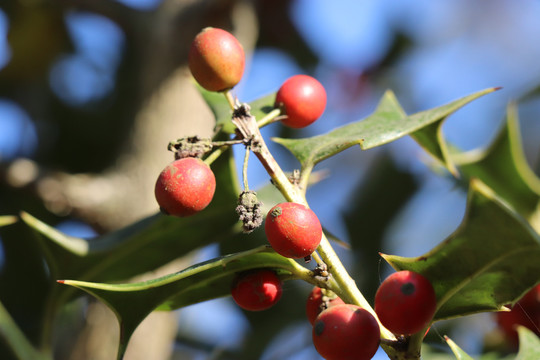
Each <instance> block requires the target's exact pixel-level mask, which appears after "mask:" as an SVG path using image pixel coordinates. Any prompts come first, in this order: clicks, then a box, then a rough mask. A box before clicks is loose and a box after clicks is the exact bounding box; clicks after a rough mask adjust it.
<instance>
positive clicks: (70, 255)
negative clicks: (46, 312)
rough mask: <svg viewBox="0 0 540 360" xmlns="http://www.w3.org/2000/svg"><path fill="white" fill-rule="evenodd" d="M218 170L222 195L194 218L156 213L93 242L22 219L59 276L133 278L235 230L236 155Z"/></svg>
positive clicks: (226, 156) (224, 160) (216, 165)
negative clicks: (234, 159)
mask: <svg viewBox="0 0 540 360" xmlns="http://www.w3.org/2000/svg"><path fill="white" fill-rule="evenodd" d="M212 168H213V170H214V173H215V174H216V179H217V188H218V189H219V191H217V192H216V195H215V197H214V199H213V200H212V203H211V204H210V205H209V206H208V207H207V208H206V209H205V210H203V211H202V212H200V213H198V214H196V215H194V216H191V217H187V218H176V217H172V216H165V215H162V214H156V215H153V216H150V217H147V218H145V219H142V220H141V221H139V222H137V223H134V224H132V225H130V226H128V227H125V228H123V229H120V230H118V231H115V232H112V233H109V234H106V235H103V236H100V237H97V238H95V239H92V240H89V241H87V240H84V239H78V238H73V237H69V236H66V235H64V234H62V233H61V232H59V231H58V230H55V229H54V228H52V227H50V226H49V225H47V224H45V223H43V222H41V221H39V220H38V219H36V218H34V217H32V216H31V215H29V214H27V213H22V214H21V219H22V220H23V222H24V223H25V224H26V225H27V226H28V227H29V228H31V229H32V230H33V231H34V233H35V235H36V238H37V240H38V242H39V244H40V245H41V246H42V248H43V251H44V252H45V254H46V256H47V259H48V260H47V261H48V264H49V267H50V268H51V272H52V274H51V276H52V277H53V278H56V279H57V278H77V279H81V280H93V281H118V280H121V279H127V278H129V277H131V276H134V275H137V274H140V273H143V272H146V271H150V270H153V269H155V268H156V267H158V266H161V265H163V264H164V263H167V262H168V261H171V260H173V259H175V258H178V257H180V256H182V255H184V254H186V253H188V252H189V251H192V250H194V249H196V248H199V247H202V246H204V245H206V244H209V243H212V242H218V241H220V240H221V239H223V238H224V237H226V236H228V234H231V233H233V232H234V227H235V225H236V223H237V221H238V219H237V217H236V214H235V213H234V204H235V202H236V198H237V194H238V180H237V178H236V172H235V170H234V161H233V159H232V156H231V153H230V152H229V153H227V154H224V155H222V157H221V158H220V159H219V160H218V161H216V162H214V164H213V165H212ZM208 224H212V226H208Z"/></svg>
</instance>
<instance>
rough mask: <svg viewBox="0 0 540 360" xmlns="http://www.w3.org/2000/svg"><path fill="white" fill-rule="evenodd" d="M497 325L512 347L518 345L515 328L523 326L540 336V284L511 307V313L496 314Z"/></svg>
mask: <svg viewBox="0 0 540 360" xmlns="http://www.w3.org/2000/svg"><path fill="white" fill-rule="evenodd" d="M496 316H497V324H498V325H499V328H500V329H501V330H502V331H503V333H504V334H505V336H506V338H507V339H508V341H509V343H510V345H511V346H512V347H515V348H517V347H518V344H519V339H518V333H517V329H516V327H517V326H518V325H522V326H525V327H526V328H528V329H530V330H531V331H533V332H534V333H536V335H537V336H540V284H539V285H537V286H536V287H534V288H533V289H532V290H530V291H529V292H528V293H527V294H525V295H524V296H523V297H522V298H521V299H520V300H519V301H518V302H517V303H516V305H514V306H513V307H512V311H509V312H498V313H497V315H496Z"/></svg>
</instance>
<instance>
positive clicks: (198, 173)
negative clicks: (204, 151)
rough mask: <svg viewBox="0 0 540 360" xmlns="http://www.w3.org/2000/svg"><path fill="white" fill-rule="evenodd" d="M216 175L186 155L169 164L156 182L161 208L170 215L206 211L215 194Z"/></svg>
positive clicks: (156, 193) (203, 164)
mask: <svg viewBox="0 0 540 360" xmlns="http://www.w3.org/2000/svg"><path fill="white" fill-rule="evenodd" d="M215 190H216V178H215V177H214V173H213V172H212V170H210V167H208V165H206V164H205V163H204V162H203V161H202V160H201V159H198V158H191V157H189V158H183V159H179V160H176V161H174V162H172V163H170V164H169V165H167V167H166V168H165V169H163V171H162V172H161V174H159V177H158V179H157V182H156V187H155V195H156V200H157V202H158V204H159V206H160V208H161V210H162V211H163V212H164V213H166V214H169V215H175V216H189V215H193V214H195V213H197V212H199V211H201V210H203V209H204V208H205V207H206V206H208V204H210V201H212V197H213V196H214V191H215Z"/></svg>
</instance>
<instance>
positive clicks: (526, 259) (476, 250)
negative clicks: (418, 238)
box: [383, 181, 540, 320]
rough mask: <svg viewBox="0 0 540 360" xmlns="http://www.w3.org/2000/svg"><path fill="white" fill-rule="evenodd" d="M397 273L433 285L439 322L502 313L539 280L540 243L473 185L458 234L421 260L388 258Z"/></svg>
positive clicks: (491, 195)
mask: <svg viewBox="0 0 540 360" xmlns="http://www.w3.org/2000/svg"><path fill="white" fill-rule="evenodd" d="M383 257H384V258H385V260H386V261H388V262H389V263H390V265H392V266H393V267H394V268H395V269H396V270H411V271H415V272H418V273H421V274H423V275H425V276H426V277H427V278H428V279H430V280H431V282H432V284H433V287H434V289H435V292H436V294H437V299H438V310H437V313H436V314H435V318H434V319H435V320H441V319H447V318H452V317H457V316H463V315H466V314H472V313H477V312H482V311H497V310H500V309H501V307H502V306H503V305H504V304H509V303H513V302H515V301H517V299H518V297H519V296H521V295H522V294H523V293H524V292H525V291H527V290H528V289H530V288H532V287H533V286H534V285H536V284H537V283H538V282H539V280H540V237H539V235H538V234H537V233H536V232H535V231H534V229H532V228H531V227H530V226H529V224H528V223H527V222H526V221H525V220H524V219H523V218H522V217H521V216H519V215H518V214H517V213H515V211H513V210H512V209H511V208H509V207H508V206H507V205H505V204H504V203H503V202H501V201H500V199H498V198H497V197H496V196H495V194H494V193H493V191H491V190H490V189H489V188H488V187H487V186H486V185H484V184H483V183H481V182H479V181H473V182H471V185H470V190H469V198H468V206H467V212H466V215H465V217H464V219H463V221H462V223H461V225H460V226H459V227H458V229H457V230H456V231H455V232H454V234H452V235H450V237H448V238H447V239H446V240H445V241H443V242H442V243H441V244H439V245H438V246H437V247H435V248H434V249H433V250H431V251H429V252H428V253H426V254H424V255H423V256H419V257H416V258H404V257H399V256H391V255H383Z"/></svg>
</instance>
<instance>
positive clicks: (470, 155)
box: [452, 104, 540, 220]
mask: <svg viewBox="0 0 540 360" xmlns="http://www.w3.org/2000/svg"><path fill="white" fill-rule="evenodd" d="M452 158H453V160H454V161H455V162H456V164H457V165H458V166H459V170H460V172H461V173H462V174H463V175H465V176H466V177H469V178H471V177H475V178H478V179H480V180H481V181H482V182H484V183H485V184H486V185H488V186H489V187H490V188H491V189H493V191H495V192H496V193H497V195H498V196H500V197H501V198H502V199H504V200H505V201H507V202H508V203H509V204H510V205H511V206H512V207H514V208H515V209H516V210H517V211H518V212H519V213H521V214H522V215H523V216H525V217H526V218H528V219H529V220H530V219H531V216H532V215H533V214H534V213H535V212H538V211H539V210H538V204H539V201H540V179H538V177H537V176H536V175H535V174H534V172H533V171H532V170H531V168H530V167H529V165H528V163H527V160H526V158H525V155H524V153H523V147H522V141H521V133H520V130H519V120H518V116H517V109H516V105H515V104H510V105H509V107H508V113H507V121H506V123H505V125H504V126H503V127H502V129H501V130H500V132H499V134H498V136H497V138H496V139H495V141H493V143H492V144H491V145H490V146H489V147H487V148H486V149H483V150H474V151H470V152H466V153H461V154H453V155H452ZM537 216H538V215H537Z"/></svg>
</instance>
